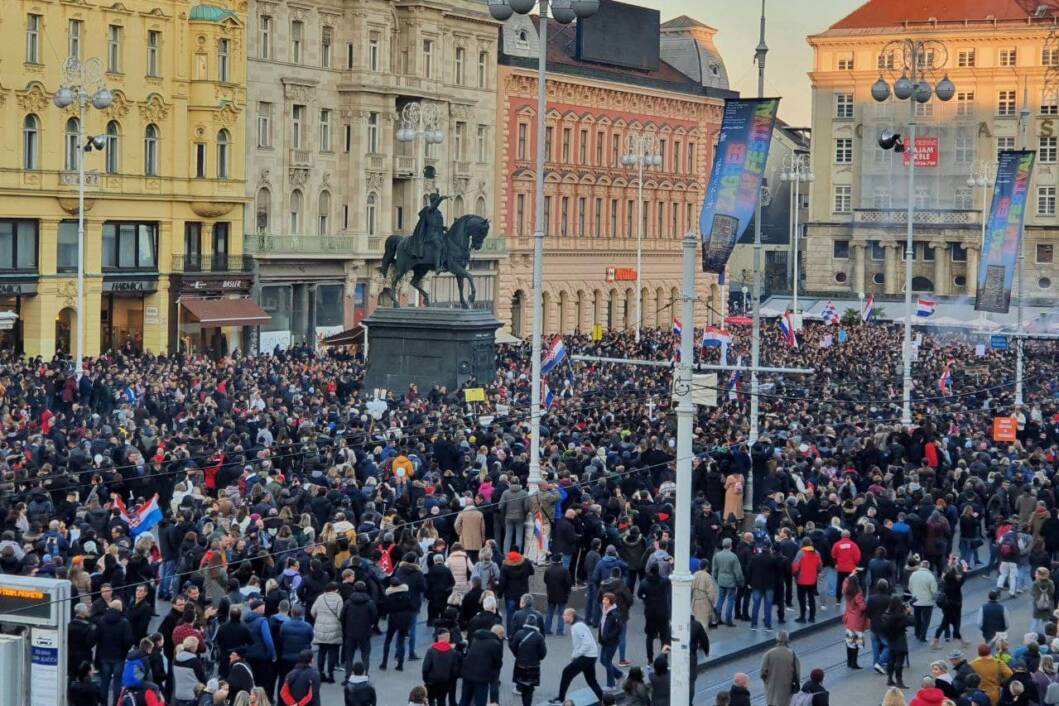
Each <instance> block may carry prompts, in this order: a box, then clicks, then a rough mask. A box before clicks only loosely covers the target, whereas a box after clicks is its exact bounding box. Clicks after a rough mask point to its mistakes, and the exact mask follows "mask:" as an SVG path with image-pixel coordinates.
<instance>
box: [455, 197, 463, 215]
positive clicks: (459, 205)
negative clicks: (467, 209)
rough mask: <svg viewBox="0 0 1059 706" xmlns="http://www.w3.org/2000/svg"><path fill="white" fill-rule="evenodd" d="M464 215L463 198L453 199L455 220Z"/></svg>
mask: <svg viewBox="0 0 1059 706" xmlns="http://www.w3.org/2000/svg"><path fill="white" fill-rule="evenodd" d="M462 215H463V197H462V196H457V197H456V198H454V199H452V218H453V220H455V219H457V218H459V217H460V216H462Z"/></svg>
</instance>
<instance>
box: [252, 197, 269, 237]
mask: <svg viewBox="0 0 1059 706" xmlns="http://www.w3.org/2000/svg"><path fill="white" fill-rule="evenodd" d="M254 205H255V208H256V210H257V218H256V223H257V232H258V233H267V232H268V220H269V218H268V217H269V212H271V210H272V192H270V191H269V190H268V189H267V188H265V187H261V188H260V189H258V191H257V199H256V202H255V204H254Z"/></svg>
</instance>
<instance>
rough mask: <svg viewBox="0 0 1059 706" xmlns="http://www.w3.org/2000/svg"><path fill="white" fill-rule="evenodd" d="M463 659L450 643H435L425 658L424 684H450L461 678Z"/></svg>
mask: <svg viewBox="0 0 1059 706" xmlns="http://www.w3.org/2000/svg"><path fill="white" fill-rule="evenodd" d="M462 661H463V660H462V658H461V656H460V653H459V652H457V651H456V649H455V648H454V647H453V645H452V643H450V642H435V643H434V644H433V645H431V646H430V649H429V650H427V653H426V655H425V656H424V657H423V683H424V684H426V685H427V686H429V685H431V684H449V683H452V682H454V681H456V680H457V679H459V678H460V669H461V667H462Z"/></svg>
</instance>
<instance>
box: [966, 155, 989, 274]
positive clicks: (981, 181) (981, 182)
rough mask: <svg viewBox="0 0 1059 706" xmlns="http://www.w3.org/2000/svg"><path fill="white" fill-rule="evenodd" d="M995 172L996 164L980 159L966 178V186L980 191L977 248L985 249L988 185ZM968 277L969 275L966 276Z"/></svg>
mask: <svg viewBox="0 0 1059 706" xmlns="http://www.w3.org/2000/svg"><path fill="white" fill-rule="evenodd" d="M995 171H996V162H989V161H987V160H984V159H980V160H978V161H977V162H975V163H974V164H973V165H972V166H971V173H970V174H969V175H968V176H967V186H969V187H970V188H972V189H981V190H982V238H981V241H980V242H979V244H978V246H979V248H980V250H979V252H981V248H985V231H986V218H987V217H988V216H987V209H988V207H989V201H988V196H989V184H990V183H991V182H992V180H993V179H992V177H993V174H994V172H995ZM973 276H975V277H977V276H978V273H977V272H975V273H973ZM968 277H970V275H968Z"/></svg>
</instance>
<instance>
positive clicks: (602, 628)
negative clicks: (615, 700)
mask: <svg viewBox="0 0 1059 706" xmlns="http://www.w3.org/2000/svg"><path fill="white" fill-rule="evenodd" d="M602 605H603V618H602V619H601V621H600V624H599V645H600V650H599V663H600V664H602V665H603V671H604V672H605V673H606V675H607V688H608V689H613V688H614V685H615V684H616V683H617V681H618V679H621V678H623V677H624V676H625V675H624V674H622V673H621V670H620V669H618V668H617V667H615V666H614V653H615V652H617V651H618V643H619V642H620V641H621V632H622V622H621V611H620V610H618V606H617V605H616V600H615V598H614V594H613V593H605V594H603V600H602Z"/></svg>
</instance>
